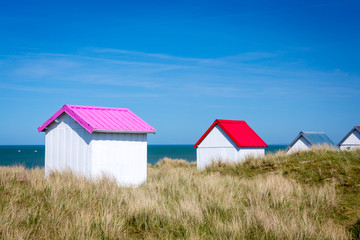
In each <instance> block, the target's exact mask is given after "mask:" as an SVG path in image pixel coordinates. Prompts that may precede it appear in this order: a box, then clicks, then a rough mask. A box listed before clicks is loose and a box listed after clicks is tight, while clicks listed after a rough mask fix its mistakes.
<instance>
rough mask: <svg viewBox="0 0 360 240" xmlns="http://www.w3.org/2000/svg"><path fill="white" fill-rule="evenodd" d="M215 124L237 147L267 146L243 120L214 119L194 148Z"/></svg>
mask: <svg viewBox="0 0 360 240" xmlns="http://www.w3.org/2000/svg"><path fill="white" fill-rule="evenodd" d="M216 125H219V127H220V128H221V129H222V130H224V132H225V133H226V134H227V135H228V136H229V137H230V138H231V140H233V141H234V143H235V144H236V145H237V146H238V147H239V148H240V147H267V146H268V145H267V144H266V143H265V142H264V141H263V140H262V139H261V138H260V137H259V136H258V135H257V134H256V132H254V130H252V128H251V127H250V126H249V125H248V124H247V123H246V122H245V121H238V120H222V119H216V120H215V122H214V123H213V124H212V125H211V126H210V127H209V129H208V130H207V131H206V132H205V133H204V135H202V137H201V138H200V139H199V141H197V142H196V144H195V145H194V148H196V147H197V146H198V145H199V144H200V143H201V142H202V141H203V140H204V138H205V137H206V136H207V135H208V134H209V132H210V131H211V130H212V129H213V128H214V127H215V126H216Z"/></svg>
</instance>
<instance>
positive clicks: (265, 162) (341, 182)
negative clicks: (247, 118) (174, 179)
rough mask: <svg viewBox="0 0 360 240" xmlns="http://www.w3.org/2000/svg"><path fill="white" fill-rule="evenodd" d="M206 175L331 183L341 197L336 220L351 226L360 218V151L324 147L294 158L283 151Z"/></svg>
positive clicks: (214, 169)
mask: <svg viewBox="0 0 360 240" xmlns="http://www.w3.org/2000/svg"><path fill="white" fill-rule="evenodd" d="M206 172H207V173H210V172H219V173H221V174H223V175H235V176H239V177H240V178H243V177H253V176H256V175H258V174H266V173H271V172H277V173H281V174H283V176H285V177H288V178H291V179H295V180H296V181H297V182H300V183H303V184H306V185H316V186H322V185H323V184H325V183H331V184H333V185H334V186H335V188H336V191H337V197H338V198H339V200H338V203H339V204H338V206H337V208H336V216H335V219H336V221H338V222H340V223H341V224H344V225H347V226H349V225H352V224H354V222H355V221H356V220H357V219H359V218H360V150H358V151H348V152H347V151H345V152H344V151H342V152H340V151H336V150H331V149H328V148H326V147H322V148H317V149H314V150H313V151H306V152H298V153H294V154H291V155H286V154H284V152H279V153H277V154H273V155H270V156H266V157H265V158H263V159H248V160H247V161H246V162H244V163H242V164H234V165H231V164H221V163H220V164H213V166H211V167H209V168H208V169H207V170H206Z"/></svg>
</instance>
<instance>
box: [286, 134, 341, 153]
mask: <svg viewBox="0 0 360 240" xmlns="http://www.w3.org/2000/svg"><path fill="white" fill-rule="evenodd" d="M324 144H327V145H329V146H330V147H337V146H336V145H335V143H334V142H333V141H331V139H330V138H329V137H328V136H327V135H326V134H325V133H323V132H300V133H299V135H298V136H297V137H296V138H295V139H294V140H293V141H292V142H291V143H290V145H289V146H288V148H287V151H288V153H292V152H296V151H301V150H308V149H309V148H310V147H312V146H316V145H324Z"/></svg>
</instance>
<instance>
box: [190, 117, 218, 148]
mask: <svg viewBox="0 0 360 240" xmlns="http://www.w3.org/2000/svg"><path fill="white" fill-rule="evenodd" d="M216 124H218V120H217V119H216V120H215V122H214V123H213V124H212V125H211V126H210V127H209V129H208V130H207V131H206V132H205V133H204V134H203V135H202V136H201V138H200V139H199V140H198V141H197V142H196V143H195V145H194V148H197V146H198V145H199V144H200V143H201V142H202V141H203V140H204V138H205V137H206V136H207V135H208V134H209V132H210V131H211V130H212V129H213V128H214V127H215V125H216Z"/></svg>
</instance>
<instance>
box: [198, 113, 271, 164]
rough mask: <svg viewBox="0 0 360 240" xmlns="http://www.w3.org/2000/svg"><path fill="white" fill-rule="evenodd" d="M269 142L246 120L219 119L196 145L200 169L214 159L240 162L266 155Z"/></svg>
mask: <svg viewBox="0 0 360 240" xmlns="http://www.w3.org/2000/svg"><path fill="white" fill-rule="evenodd" d="M265 147H267V144H266V143H265V142H264V141H263V140H262V139H261V138H260V137H259V136H258V135H257V134H256V133H255V132H254V130H252V129H251V128H250V127H249V125H248V124H247V123H246V122H245V121H236V120H221V119H217V120H215V122H214V123H213V124H212V125H211V126H210V128H209V129H208V130H207V131H206V132H205V133H204V135H203V136H202V137H201V138H200V139H199V141H197V143H196V144H195V145H194V148H196V164H197V168H198V169H199V170H201V169H204V168H205V167H206V166H208V165H209V164H211V162H212V161H226V162H239V161H242V160H244V159H245V158H246V157H247V156H254V157H259V156H264V154H265Z"/></svg>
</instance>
